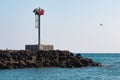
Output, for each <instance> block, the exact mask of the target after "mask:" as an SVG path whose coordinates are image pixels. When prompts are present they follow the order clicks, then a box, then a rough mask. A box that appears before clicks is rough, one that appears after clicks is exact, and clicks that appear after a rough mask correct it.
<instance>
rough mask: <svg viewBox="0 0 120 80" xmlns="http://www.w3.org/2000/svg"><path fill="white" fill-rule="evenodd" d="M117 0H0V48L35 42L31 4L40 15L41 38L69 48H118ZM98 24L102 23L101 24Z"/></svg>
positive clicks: (119, 7)
mask: <svg viewBox="0 0 120 80" xmlns="http://www.w3.org/2000/svg"><path fill="white" fill-rule="evenodd" d="M119 3H120V0H114V1H113V0H19V1H18V0H1V1H0V14H1V15H0V37H1V38H0V49H6V48H8V49H24V46H25V44H37V42H38V41H37V40H38V39H37V37H38V35H37V29H35V16H34V13H33V12H32V11H33V9H34V8H38V7H41V8H43V9H45V15H44V16H42V17H41V40H42V41H41V42H42V44H52V45H54V46H55V49H61V50H70V51H72V52H120V5H119ZM99 24H103V27H102V26H100V25H99Z"/></svg>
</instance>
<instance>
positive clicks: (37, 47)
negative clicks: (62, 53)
mask: <svg viewBox="0 0 120 80" xmlns="http://www.w3.org/2000/svg"><path fill="white" fill-rule="evenodd" d="M44 12H45V10H44V9H41V8H35V9H34V10H33V13H34V14H35V27H36V28H37V29H38V44H37V45H25V50H31V51H37V50H44V51H48V50H53V49H54V46H53V45H44V44H41V35H40V33H41V29H40V27H41V23H40V21H41V19H40V18H41V16H42V15H44Z"/></svg>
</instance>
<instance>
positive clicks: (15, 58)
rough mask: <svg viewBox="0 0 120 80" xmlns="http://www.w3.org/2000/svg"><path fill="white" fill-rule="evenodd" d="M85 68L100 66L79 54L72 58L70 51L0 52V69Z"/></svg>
mask: <svg viewBox="0 0 120 80" xmlns="http://www.w3.org/2000/svg"><path fill="white" fill-rule="evenodd" d="M85 66H101V64H100V63H97V62H94V61H93V60H92V59H89V58H83V57H82V56H81V54H80V53H78V54H76V55H75V56H74V54H73V53H72V52H70V51H60V50H50V51H36V52H31V51H26V50H0V69H19V68H40V67H62V68H74V67H75V68H76V67H85Z"/></svg>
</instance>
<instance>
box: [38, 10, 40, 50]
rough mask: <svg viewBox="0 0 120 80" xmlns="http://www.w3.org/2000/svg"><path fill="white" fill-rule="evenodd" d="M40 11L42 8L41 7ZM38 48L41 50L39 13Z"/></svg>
mask: <svg viewBox="0 0 120 80" xmlns="http://www.w3.org/2000/svg"><path fill="white" fill-rule="evenodd" d="M39 11H40V8H39ZM38 48H39V50H40V15H38Z"/></svg>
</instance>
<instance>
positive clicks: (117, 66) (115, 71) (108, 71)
mask: <svg viewBox="0 0 120 80" xmlns="http://www.w3.org/2000/svg"><path fill="white" fill-rule="evenodd" d="M82 56H83V57H85V58H91V59H93V60H94V61H96V62H100V63H102V65H103V66H102V67H82V68H27V69H10V70H0V80H120V54H118V53H94V54H93V53H86V54H85V53H84V54H82Z"/></svg>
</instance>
